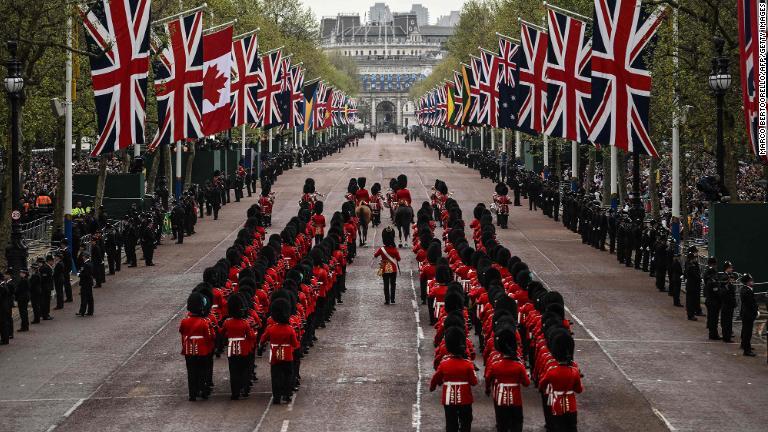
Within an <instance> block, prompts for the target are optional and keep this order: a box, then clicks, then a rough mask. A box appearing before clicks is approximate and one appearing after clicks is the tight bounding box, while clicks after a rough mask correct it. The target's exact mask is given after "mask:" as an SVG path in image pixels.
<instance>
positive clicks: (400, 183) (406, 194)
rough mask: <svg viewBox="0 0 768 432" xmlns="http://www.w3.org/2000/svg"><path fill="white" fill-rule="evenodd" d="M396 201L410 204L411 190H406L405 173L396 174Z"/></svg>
mask: <svg viewBox="0 0 768 432" xmlns="http://www.w3.org/2000/svg"><path fill="white" fill-rule="evenodd" d="M396 196H397V201H398V202H399V203H401V204H403V203H404V204H406V205H408V206H409V207H410V206H411V192H410V191H409V190H408V177H407V176H406V175H405V174H400V175H399V176H397V192H396Z"/></svg>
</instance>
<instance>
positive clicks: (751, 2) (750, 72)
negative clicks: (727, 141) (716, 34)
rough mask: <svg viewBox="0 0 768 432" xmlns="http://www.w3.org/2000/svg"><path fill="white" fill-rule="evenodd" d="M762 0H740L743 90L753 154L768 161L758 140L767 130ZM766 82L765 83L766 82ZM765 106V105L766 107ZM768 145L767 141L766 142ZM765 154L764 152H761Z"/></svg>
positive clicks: (745, 116) (740, 47)
mask: <svg viewBox="0 0 768 432" xmlns="http://www.w3.org/2000/svg"><path fill="white" fill-rule="evenodd" d="M758 3H762V5H763V7H765V1H760V0H738V5H739V57H740V60H741V61H740V62H739V63H740V65H741V92H742V96H743V98H744V119H745V121H746V123H747V136H748V137H749V143H750V148H751V149H752V153H753V154H754V155H755V156H757V157H758V158H759V159H760V160H761V161H762V162H763V163H768V154H766V148H765V147H763V148H762V149H761V148H760V140H759V139H758V133H759V129H765V128H766V124H765V120H763V123H762V125H761V124H760V119H759V114H760V109H759V107H760V105H759V104H760V100H759V89H760V70H759V69H760V68H759V65H760V58H759V54H758V53H759V49H758V48H759V45H760V33H759V32H760V29H759V28H758V25H757V22H758V13H759V12H758V11H759V10H760V9H759V8H760V5H759V4H758ZM763 84H765V83H763ZM763 109H765V107H763ZM763 145H765V141H763ZM761 153H762V154H761Z"/></svg>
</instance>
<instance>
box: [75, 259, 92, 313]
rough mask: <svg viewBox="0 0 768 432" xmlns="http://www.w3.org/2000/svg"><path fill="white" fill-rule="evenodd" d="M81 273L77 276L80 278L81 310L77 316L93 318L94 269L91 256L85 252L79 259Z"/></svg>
mask: <svg viewBox="0 0 768 432" xmlns="http://www.w3.org/2000/svg"><path fill="white" fill-rule="evenodd" d="M78 262H79V263H80V271H79V272H78V273H77V276H78V277H79V278H80V282H79V285H80V310H79V311H78V312H77V314H76V315H77V316H79V317H84V316H86V315H87V316H93V282H94V280H93V267H92V266H91V259H90V254H88V252H86V251H83V252H81V253H80V258H79V259H78Z"/></svg>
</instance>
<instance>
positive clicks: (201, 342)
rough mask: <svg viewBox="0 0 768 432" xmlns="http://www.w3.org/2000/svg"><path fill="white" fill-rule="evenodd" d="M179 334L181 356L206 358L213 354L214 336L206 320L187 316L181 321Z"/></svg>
mask: <svg viewBox="0 0 768 432" xmlns="http://www.w3.org/2000/svg"><path fill="white" fill-rule="evenodd" d="M179 333H181V354H182V355H185V356H207V355H210V354H211V352H213V348H214V341H215V339H216V336H215V334H214V332H213V328H212V326H211V322H210V321H209V320H208V319H206V318H202V317H199V316H188V317H186V318H184V319H183V320H181V324H180V325H179Z"/></svg>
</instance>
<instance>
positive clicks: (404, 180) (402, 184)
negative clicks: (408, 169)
mask: <svg viewBox="0 0 768 432" xmlns="http://www.w3.org/2000/svg"><path fill="white" fill-rule="evenodd" d="M397 186H398V188H399V189H405V188H407V187H408V177H407V176H406V175H405V174H400V175H399V176H397Z"/></svg>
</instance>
